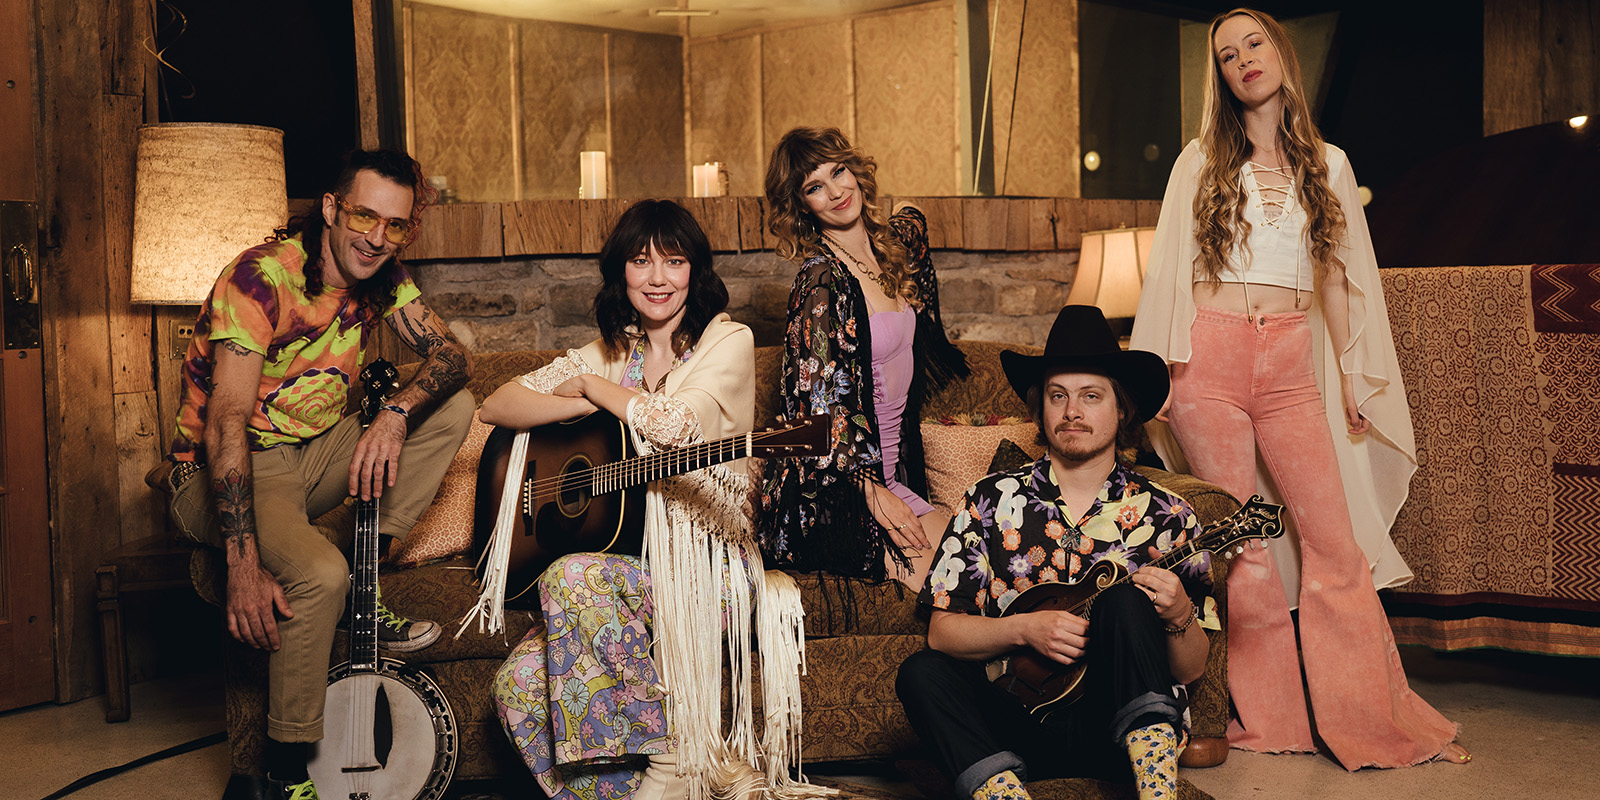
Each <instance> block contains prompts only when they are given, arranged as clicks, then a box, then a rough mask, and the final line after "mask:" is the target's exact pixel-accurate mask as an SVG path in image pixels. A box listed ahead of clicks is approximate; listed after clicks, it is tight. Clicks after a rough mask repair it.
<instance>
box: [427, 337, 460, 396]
mask: <svg viewBox="0 0 1600 800" xmlns="http://www.w3.org/2000/svg"><path fill="white" fill-rule="evenodd" d="M423 366H424V369H422V370H419V371H418V373H417V386H418V387H420V388H421V389H422V390H423V391H425V392H427V393H428V396H429V397H432V398H441V397H448V396H450V395H452V394H455V393H456V392H457V391H459V390H460V389H461V387H463V386H465V385H466V384H467V378H468V376H469V375H470V374H471V372H470V367H469V366H468V364H467V353H466V351H465V350H464V349H462V348H461V346H460V345H456V346H455V347H447V348H443V349H441V350H439V351H437V352H435V353H434V354H433V357H432V358H430V359H429V361H428V363H427V364H425V365H423Z"/></svg>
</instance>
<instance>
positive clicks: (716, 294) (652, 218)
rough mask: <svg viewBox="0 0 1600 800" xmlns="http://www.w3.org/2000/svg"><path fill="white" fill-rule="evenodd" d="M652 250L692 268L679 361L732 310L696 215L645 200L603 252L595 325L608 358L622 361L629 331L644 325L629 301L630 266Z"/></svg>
mask: <svg viewBox="0 0 1600 800" xmlns="http://www.w3.org/2000/svg"><path fill="white" fill-rule="evenodd" d="M649 247H654V248H655V249H656V252H658V253H661V254H663V255H674V256H681V257H682V258H683V259H684V260H686V261H688V262H689V295H688V297H687V298H686V299H685V300H684V304H683V319H681V320H679V321H678V328H677V330H675V331H673V332H672V350H673V354H674V355H679V356H681V355H683V353H684V351H685V350H688V349H689V348H690V347H693V346H694V345H695V343H696V342H699V341H700V334H702V333H704V332H705V329H706V325H708V324H709V323H710V322H711V318H712V317H715V316H716V315H718V314H720V313H722V311H723V310H724V309H726V308H727V307H728V287H727V285H726V284H724V283H723V282H722V277H721V276H719V275H717V271H716V269H714V268H713V267H712V265H711V240H710V239H708V238H706V232H705V230H704V229H702V228H701V227H700V223H699V222H697V221H696V220H695V218H694V215H693V214H690V213H689V211H688V210H687V209H685V208H684V207H683V206H680V205H678V204H677V203H674V202H672V201H671V200H640V201H639V202H637V203H634V204H633V205H631V206H629V207H628V210H627V211H624V212H622V216H621V217H619V218H617V224H616V227H614V228H612V229H611V235H610V236H607V237H606V243H605V244H604V245H602V246H601V248H600V280H601V285H600V291H599V292H598V293H597V294H595V296H594V319H595V324H597V325H598V326H599V327H600V341H601V349H602V350H604V351H605V354H606V357H607V358H617V357H618V356H621V355H622V354H623V353H624V352H626V351H627V348H628V347H629V346H630V345H631V344H632V340H633V337H632V335H631V334H629V333H628V328H629V326H638V325H639V311H638V309H635V308H634V307H633V303H631V302H629V301H628V276H627V270H628V260H629V259H631V258H633V257H634V256H636V255H638V254H640V253H642V252H644V251H645V250H646V249H647V248H649Z"/></svg>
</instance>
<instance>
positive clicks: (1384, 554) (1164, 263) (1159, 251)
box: [1129, 140, 1417, 607]
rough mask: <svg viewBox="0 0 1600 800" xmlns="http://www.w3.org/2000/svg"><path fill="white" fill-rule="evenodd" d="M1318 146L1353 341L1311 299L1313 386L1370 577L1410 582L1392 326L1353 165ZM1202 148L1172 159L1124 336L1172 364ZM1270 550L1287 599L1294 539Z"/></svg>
mask: <svg viewBox="0 0 1600 800" xmlns="http://www.w3.org/2000/svg"><path fill="white" fill-rule="evenodd" d="M1324 148H1325V151H1324V155H1325V157H1326V159H1327V163H1328V183H1329V186H1330V188H1331V189H1332V190H1333V193H1334V196H1335V197H1337V198H1338V199H1339V203H1340V205H1341V206H1342V207H1343V208H1344V213H1345V240H1344V244H1343V247H1341V248H1340V250H1339V258H1340V259H1341V260H1342V261H1344V264H1345V276H1346V278H1347V280H1348V281H1349V284H1350V344H1349V346H1348V347H1347V348H1346V350H1345V351H1344V352H1343V353H1334V351H1333V343H1332V341H1331V339H1330V337H1329V336H1328V335H1327V326H1326V325H1325V324H1323V321H1322V307H1321V304H1320V303H1313V304H1312V306H1311V312H1310V319H1311V331H1312V356H1313V359H1314V363H1315V370H1316V374H1317V387H1318V388H1319V389H1320V390H1321V392H1322V402H1323V405H1324V406H1325V407H1326V411H1327V418H1328V427H1329V429H1330V430H1331V432H1332V433H1333V444H1334V450H1335V452H1337V454H1338V457H1339V473H1340V475H1341V477H1342V478H1343V480H1344V488H1345V497H1346V498H1347V501H1348V504H1349V506H1350V521H1351V524H1352V527H1353V528H1354V531H1355V537H1356V542H1357V543H1358V544H1360V545H1361V549H1362V551H1363V552H1364V553H1366V556H1367V563H1368V564H1370V565H1371V567H1372V580H1373V583H1374V585H1376V586H1377V587H1378V588H1380V589H1381V588H1385V587H1393V586H1399V585H1401V584H1404V583H1407V582H1409V581H1410V580H1411V577H1412V576H1411V570H1410V568H1409V567H1407V566H1406V563H1405V560H1404V559H1403V558H1401V556H1400V552H1399V551H1398V550H1396V549H1395V546H1394V540H1393V539H1391V538H1390V536H1389V529H1390V528H1391V527H1392V526H1393V525H1394V520H1395V516H1396V515H1397V514H1399V513H1400V506H1401V505H1403V504H1404V503H1405V500H1406V493H1407V492H1408V491H1409V489H1410V485H1411V474H1412V473H1413V472H1415V471H1416V469H1417V448H1416V442H1415V440H1414V439H1413V436H1412V429H1411V410H1410V407H1409V406H1408V405H1407V403H1406V392H1405V386H1404V385H1403V384H1402V382H1401V377H1400V364H1399V361H1398V360H1397V359H1396V358H1395V351H1394V338H1393V336H1392V334H1391V333H1390V331H1389V313H1388V309H1387V307H1386V306H1385V304H1384V299H1383V284H1382V283H1381V282H1380V281H1379V279H1378V262H1377V257H1376V256H1375V255H1374V253H1373V250H1372V237H1371V235H1370V234H1368V232H1367V218H1366V215H1365V213H1364V212H1363V211H1362V208H1361V201H1360V199H1359V197H1358V195H1357V188H1356V179H1355V175H1354V173H1353V172H1352V171H1351V169H1350V160H1349V159H1348V158H1346V157H1345V154H1344V151H1343V150H1340V149H1339V148H1337V147H1334V146H1333V145H1331V144H1325V145H1324ZM1204 158H1205V157H1204V155H1202V153H1201V152H1200V144H1199V141H1198V140H1193V141H1190V142H1189V145H1188V146H1187V147H1185V148H1184V149H1183V153H1182V154H1180V155H1179V156H1178V162H1177V164H1175V165H1174V166H1173V168H1172V177H1171V178H1170V179H1169V180H1168V181H1167V193H1166V197H1164V198H1163V199H1162V202H1161V220H1160V222H1159V223H1157V226H1156V238H1155V244H1154V245H1153V246H1152V248H1151V250H1150V264H1149V267H1148V268H1147V270H1146V273H1145V281H1144V291H1143V293H1142V294H1141V295H1140V297H1139V311H1138V315H1137V316H1136V317H1134V326H1133V337H1132V341H1131V343H1130V345H1129V346H1130V347H1131V348H1133V349H1138V350H1149V351H1151V352H1153V353H1156V354H1157V355H1160V356H1161V357H1162V358H1163V359H1165V360H1166V362H1167V363H1169V364H1172V363H1187V362H1188V361H1189V358H1190V355H1191V351H1190V346H1189V329H1190V327H1191V326H1192V325H1193V324H1194V319H1195V303H1194V291H1193V285H1194V264H1195V259H1196V257H1197V256H1198V255H1199V252H1200V248H1199V245H1198V243H1196V241H1195V236H1194V229H1195V223H1194V200H1195V196H1196V193H1197V192H1198V189H1199V177H1200V168H1201V166H1202V164H1203V161H1204ZM1308 257H1309V256H1308ZM1341 371H1342V372H1343V373H1345V374H1349V375H1352V376H1354V377H1355V382H1356V399H1357V402H1358V405H1359V406H1360V408H1361V413H1362V415H1363V416H1365V417H1366V418H1367V420H1368V421H1370V422H1371V423H1372V427H1371V429H1370V430H1369V431H1368V432H1367V433H1366V434H1364V435H1361V436H1351V435H1350V434H1349V433H1348V432H1346V430H1345V423H1344V402H1343V399H1342V398H1341V390H1340V384H1339V381H1340V373H1341ZM1147 430H1149V432H1150V437H1151V440H1152V441H1153V442H1154V443H1155V446H1156V450H1157V451H1158V452H1159V453H1160V454H1161V457H1162V458H1163V459H1165V460H1166V462H1167V466H1168V468H1170V469H1173V470H1177V471H1182V472H1186V471H1188V462H1187V460H1186V459H1184V457H1183V454H1182V452H1180V451H1179V449H1178V446H1177V442H1176V440H1174V439H1173V438H1172V435H1171V433H1170V431H1168V430H1167V428H1166V424H1165V423H1163V422H1160V421H1157V420H1152V421H1151V422H1150V423H1149V424H1148V426H1147ZM1256 484H1257V487H1258V488H1259V490H1260V491H1261V493H1262V495H1263V496H1264V497H1266V498H1267V499H1268V500H1272V501H1278V500H1279V499H1280V498H1279V495H1278V492H1277V489H1276V487H1274V486H1273V485H1272V480H1271V478H1270V477H1269V476H1268V475H1267V473H1266V471H1265V470H1264V469H1262V468H1261V467H1260V465H1259V462H1258V466H1257V473H1256ZM1288 530H1289V532H1290V535H1291V536H1294V535H1296V534H1295V533H1294V527H1293V525H1292V523H1291V524H1290V525H1289V528H1288ZM1272 552H1273V553H1274V555H1275V556H1276V559H1277V562H1278V569H1279V572H1280V574H1281V575H1282V576H1283V581H1284V590H1285V591H1286V592H1287V594H1288V596H1289V605H1290V607H1294V606H1295V605H1296V604H1297V603H1296V600H1297V598H1298V597H1299V594H1300V592H1299V586H1300V565H1299V558H1300V548H1299V547H1298V546H1295V547H1275V548H1272Z"/></svg>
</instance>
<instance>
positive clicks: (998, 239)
mask: <svg viewBox="0 0 1600 800" xmlns="http://www.w3.org/2000/svg"><path fill="white" fill-rule="evenodd" d="M1007 206H1008V201H1006V200H1005V198H1000V197H965V198H962V199H961V221H962V226H961V227H962V230H961V239H962V245H961V246H962V249H963V250H1004V249H1006V229H1007V226H1006V211H1007Z"/></svg>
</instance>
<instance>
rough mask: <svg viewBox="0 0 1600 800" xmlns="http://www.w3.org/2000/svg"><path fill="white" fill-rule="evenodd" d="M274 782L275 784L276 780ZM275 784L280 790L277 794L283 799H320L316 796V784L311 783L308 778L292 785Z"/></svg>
mask: <svg viewBox="0 0 1600 800" xmlns="http://www.w3.org/2000/svg"><path fill="white" fill-rule="evenodd" d="M274 783H275V784H277V782H276V781H274ZM277 785H278V786H279V787H281V790H282V793H281V794H279V795H278V796H279V797H282V798H283V800H322V799H321V798H319V797H317V785H316V784H315V783H312V782H311V779H310V778H306V779H305V780H304V781H301V782H300V783H296V784H292V785H291V784H287V783H282V784H277Z"/></svg>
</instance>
